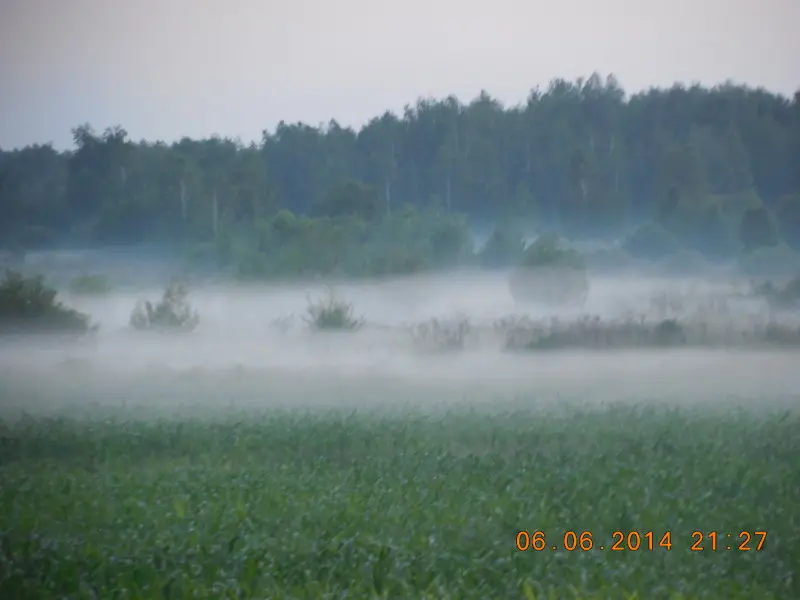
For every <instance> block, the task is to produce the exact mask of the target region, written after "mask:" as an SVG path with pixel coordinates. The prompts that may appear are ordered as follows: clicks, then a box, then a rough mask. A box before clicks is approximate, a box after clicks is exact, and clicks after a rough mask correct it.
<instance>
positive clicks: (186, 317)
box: [130, 281, 200, 331]
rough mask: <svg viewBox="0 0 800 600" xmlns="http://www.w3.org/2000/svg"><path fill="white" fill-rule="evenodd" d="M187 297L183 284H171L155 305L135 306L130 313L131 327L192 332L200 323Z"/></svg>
mask: <svg viewBox="0 0 800 600" xmlns="http://www.w3.org/2000/svg"><path fill="white" fill-rule="evenodd" d="M188 295H189V291H188V289H187V288H186V286H185V285H184V284H183V283H180V282H177V281H173V282H171V283H170V284H169V285H168V286H167V289H166V290H164V295H163V297H162V298H161V301H160V302H158V303H157V304H155V305H154V304H152V303H151V302H150V301H144V302H141V301H140V302H138V303H137V304H136V307H135V308H134V309H133V312H132V313H131V318H130V325H131V327H133V328H134V329H138V330H167V331H170V330H171V331H192V330H193V329H195V327H197V325H198V324H199V323H200V317H199V315H198V314H197V312H196V311H195V310H193V309H192V307H191V305H190V304H189V302H188V300H187V297H188Z"/></svg>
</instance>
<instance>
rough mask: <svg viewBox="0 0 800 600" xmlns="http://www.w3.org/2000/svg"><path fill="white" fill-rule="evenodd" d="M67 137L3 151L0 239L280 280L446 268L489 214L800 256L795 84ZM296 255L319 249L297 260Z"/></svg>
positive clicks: (589, 89) (577, 84) (593, 93)
mask: <svg viewBox="0 0 800 600" xmlns="http://www.w3.org/2000/svg"><path fill="white" fill-rule="evenodd" d="M73 135H74V141H75V148H74V149H73V150H71V151H68V152H57V151H55V150H54V149H53V148H52V147H50V146H48V145H33V146H28V147H26V148H22V149H17V150H12V151H0V214H2V219H0V242H1V243H2V246H5V247H6V248H14V247H23V248H26V249H34V248H42V247H52V246H56V245H79V246H86V245H109V244H115V245H120V244H138V243H143V242H159V243H165V244H170V245H176V246H181V247H187V246H188V247H191V248H192V249H193V252H194V254H195V255H196V256H197V257H200V258H201V259H203V260H205V259H208V260H212V259H213V260H214V261H216V262H218V263H221V264H226V263H230V262H232V261H233V262H235V263H236V264H237V265H238V268H239V270H240V271H243V272H251V273H253V274H256V273H261V274H266V273H267V272H269V271H275V270H280V269H278V268H277V267H275V265H272V266H271V267H268V266H267V265H266V263H265V262H264V261H265V258H264V257H265V256H267V255H274V254H275V253H276V252H280V253H281V254H282V255H283V256H284V257H285V260H286V261H294V263H296V264H294V266H288V267H286V269H288V270H289V271H298V270H300V271H302V270H306V271H309V272H313V271H323V272H324V271H330V270H336V269H337V268H340V267H342V265H346V264H349V265H350V266H351V268H350V270H352V271H359V270H366V271H370V272H372V271H376V272H383V271H386V270H388V271H397V270H399V271H403V270H415V269H417V268H422V266H423V265H426V264H429V263H431V264H434V263H435V264H442V265H443V264H450V263H453V262H455V261H457V260H458V258H459V257H460V256H462V255H463V254H464V252H466V251H465V249H464V246H466V245H468V240H465V239H463V238H464V231H467V232H469V231H470V230H472V231H474V230H475V229H482V230H485V231H486V234H487V235H488V234H489V232H490V230H491V228H492V227H494V225H495V224H496V223H498V222H505V223H507V222H514V223H516V224H517V225H520V224H524V225H525V226H526V227H529V228H538V229H539V230H545V229H546V230H548V231H554V232H558V233H561V234H563V235H567V236H569V237H571V238H576V237H605V238H610V237H614V238H619V237H625V236H631V238H632V239H631V240H629V241H630V242H631V243H630V244H628V248H630V249H634V250H636V251H638V252H640V253H641V254H642V255H652V254H654V253H659V252H662V253H663V252H664V251H668V250H669V248H672V247H673V245H674V244H677V247H679V248H682V249H686V250H688V251H693V252H696V253H698V254H701V255H703V256H705V257H707V258H710V259H720V258H726V257H732V256H736V255H738V254H741V253H745V254H747V253H752V252H756V251H758V250H759V249H760V248H764V247H767V248H785V247H787V246H788V247H793V248H795V249H796V250H798V249H800V92H798V93H797V94H795V96H794V98H793V99H788V98H785V97H782V96H779V95H775V94H772V93H769V92H767V91H764V90H756V89H750V88H747V87H742V86H736V85H732V84H725V85H721V86H717V87H714V88H711V89H709V88H704V87H701V86H693V87H684V86H680V85H676V86H674V87H672V88H670V89H653V90H650V91H647V92H643V93H639V94H635V95H633V96H631V97H627V96H626V94H625V92H624V91H623V89H622V88H621V87H620V85H619V84H618V82H617V81H616V80H615V78H614V77H613V76H609V77H607V78H605V79H602V78H601V77H600V76H598V75H597V74H594V75H592V76H591V77H589V78H588V79H585V80H583V79H579V80H577V81H574V82H569V81H564V80H555V81H553V82H552V83H551V84H550V86H549V87H548V88H547V90H539V89H535V90H532V91H531V93H530V95H529V97H528V99H527V101H526V102H525V103H524V104H522V105H519V106H514V107H503V106H502V105H501V104H500V103H499V102H498V101H497V100H495V99H493V98H492V97H491V96H490V95H489V94H488V93H486V92H483V93H481V94H480V95H479V96H478V97H477V98H475V99H474V100H472V101H471V102H469V103H468V104H463V103H461V102H459V101H458V100H457V99H456V98H453V97H449V98H445V99H442V100H433V99H420V100H419V101H418V102H417V103H416V104H415V105H414V106H407V107H406V109H405V111H404V113H403V114H402V115H395V114H392V113H389V112H387V113H385V114H384V115H382V116H377V117H375V118H374V119H372V120H371V121H370V122H369V123H367V124H366V125H365V126H364V127H363V128H361V129H360V130H359V131H354V130H353V129H351V128H345V127H341V126H340V125H339V124H337V123H336V122H335V121H331V122H330V123H329V124H327V125H324V126H318V127H312V126H310V125H307V124H301V123H298V124H287V123H283V122H281V123H280V124H279V125H278V126H277V127H276V129H275V130H274V131H271V132H270V131H264V132H263V137H262V140H261V143H260V144H251V145H243V144H241V143H238V142H236V141H234V140H230V139H223V138H219V137H214V138H210V139H203V140H191V139H182V140H180V141H178V142H175V143H172V144H165V143H162V142H145V141H140V142H134V141H133V140H131V139H130V138H129V136H128V133H127V132H126V131H125V130H124V129H123V128H121V127H112V128H108V129H106V130H105V131H103V132H102V133H100V132H97V131H95V130H94V129H92V127H91V126H90V125H88V124H84V125H81V126H78V127H76V128H75V129H74V130H73ZM639 227H645V228H647V229H645V230H644V231H643V232H640V233H639V235H638V237H636V229H637V228H639ZM656 227H657V228H656ZM648 232H650V234H653V232H656V234H654V235H648ZM495 241H496V242H497V241H498V240H495ZM364 244H370V245H371V247H372V250H373V253H372V254H371V255H370V257H369V258H364V256H360V255H359V252H360V250H358V248H362V249H363V245H364ZM651 246H652V247H651ZM313 248H316V250H317V253H318V254H319V249H320V248H325V249H326V250H325V252H324V254H325V256H324V257H320V258H319V259H314V260H310V259H309V258H308V257H307V256H305V254H306V253H308V252H312V251H313ZM354 248H356V249H354ZM665 249H667V250H665ZM495 251H496V249H495ZM512 254H513V252H512ZM304 262H305V263H308V264H305V265H303V264H300V263H304ZM490 262H491V261H490ZM323 263H325V264H323ZM355 263H358V266H357V267H356V266H354V265H355ZM365 263H370V264H369V265H367V264H365ZM389 263H391V265H390V264H389ZM287 264H288V263H287ZM381 265H382V266H381ZM344 270H345V271H347V270H348V269H344Z"/></svg>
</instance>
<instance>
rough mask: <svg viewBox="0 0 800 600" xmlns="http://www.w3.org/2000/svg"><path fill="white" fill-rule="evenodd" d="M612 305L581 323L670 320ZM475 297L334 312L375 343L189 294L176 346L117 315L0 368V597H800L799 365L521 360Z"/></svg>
mask: <svg viewBox="0 0 800 600" xmlns="http://www.w3.org/2000/svg"><path fill="white" fill-rule="evenodd" d="M389 285H390V284H386V286H389ZM458 285H461V286H462V287H461V288H458V287H457V286H458ZM618 288H619V285H618V284H609V285H607V286H606V287H605V288H604V287H603V286H602V285H600V286H598V288H593V289H599V290H600V293H599V294H596V295H595V296H594V297H591V298H590V307H589V308H590V310H589V311H587V312H589V313H591V314H597V315H601V317H600V318H601V319H603V320H604V322H606V321H607V322H616V321H614V320H615V319H628V318H633V317H624V316H623V313H624V311H627V310H629V309H630V310H633V311H634V312H635V311H636V310H642V311H647V312H648V313H649V314H650V316H653V315H655V317H654V318H656V319H663V318H667V317H670V315H667V314H656V312H657V311H656V309H655V308H653V306H652V303H651V300H650V299H651V298H652V296H653V289H652V285H650V286H644V285H643V286H642V287H641V290H639V289H638V288H635V287H632V286H628V287H627V288H625V290H624V293H619V295H618V296H614V294H613V293H612V292H614V293H618ZM645 288H646V289H645ZM486 289H489V290H491V289H494V288H491V286H486V285H485V282H484V284H483V285H482V286H481V285H478V284H476V283H475V282H474V281H471V282H467V283H463V282H462V283H461V284H456V283H454V282H452V281H450V282H447V284H446V285H445V284H438V287H437V285H436V284H435V283H430V282H428V283H425V284H424V285H423V284H419V285H417V286H416V287H414V286H405V287H404V288H402V294H401V290H400V288H389V287H383V288H377V287H376V288H371V289H361V290H358V289H350V290H346V292H347V296H348V298H350V299H353V300H354V302H355V305H356V308H357V310H359V311H362V312H363V313H364V318H365V321H366V322H367V323H368V324H370V326H365V327H364V328H363V329H361V330H359V331H357V332H352V333H342V332H338V333H332V334H325V333H317V334H315V335H312V334H309V333H308V332H305V333H304V332H300V331H297V328H296V327H295V321H296V320H297V319H296V318H294V317H293V318H291V319H288V320H287V318H286V316H287V315H288V314H289V313H291V312H292V311H293V310H294V311H297V307H298V306H299V307H300V310H299V311H298V312H302V309H303V306H304V301H303V298H304V295H305V291H303V292H301V291H286V290H283V291H280V293H278V292H275V293H273V294H271V295H270V294H259V293H256V292H248V294H244V293H238V294H234V293H232V292H228V295H227V296H226V295H225V294H224V293H223V291H213V290H212V291H206V292H203V291H199V292H197V293H196V294H195V296H194V298H195V300H196V302H195V304H196V306H198V310H199V313H200V315H201V321H200V325H199V327H198V328H197V330H196V331H194V332H192V333H191V334H187V335H185V336H183V337H180V336H177V337H176V336H159V335H157V334H153V335H150V334H139V335H134V334H131V333H130V332H126V331H123V329H124V327H123V326H124V324H125V320H126V319H127V316H128V314H129V313H130V308H131V304H132V302H131V300H132V299H133V298H132V296H128V295H125V296H123V295H122V294H121V293H117V294H114V293H112V294H111V295H110V296H107V297H105V298H102V299H97V298H90V299H84V300H80V301H76V302H74V303H73V304H75V305H76V306H78V307H79V308H81V309H82V310H86V311H87V312H90V313H91V314H92V315H93V316H95V317H97V318H99V320H100V321H101V322H102V323H103V328H102V329H101V330H100V331H99V333H98V335H97V337H96V338H95V339H94V340H93V341H92V342H91V343H87V344H84V343H79V344H75V345H71V346H69V347H67V346H66V345H65V343H64V342H55V341H54V342H52V343H46V342H42V341H41V340H38V341H19V340H17V341H15V342H14V344H13V345H11V344H8V345H5V346H2V347H0V365H2V366H1V367H0V417H1V418H2V423H1V424H0V504H1V505H2V506H1V508H2V510H0V552H2V556H1V557H0V597H2V598H15V599H16V598H20V599H23V598H102V599H107V598H108V599H111V598H147V599H149V598H287V599H288V598H315V599H316V598H331V599H332V598H336V599H340V598H415V599H416V598H437V599H441V598H452V599H455V598H481V599H483V598H504V599H505V598H521V599H526V600H529V599H533V598H536V599H543V598H547V599H549V598H576V599H580V598H598V599H605V598H611V599H614V598H621V599H623V598H636V599H639V600H645V599H650V598H655V599H659V598H665V599H679V598H680V599H688V598H748V599H749V598H775V599H785V598H798V597H800V580H799V579H798V568H800V567H799V566H800V501H799V499H800V468H798V466H800V464H799V463H798V457H800V434H798V432H800V411H798V407H800V375H798V365H800V353H798V351H797V350H796V349H794V347H793V346H792V344H783V345H780V344H778V345H772V346H769V347H766V346H764V345H763V344H759V343H755V344H750V343H747V344H744V343H743V344H739V345H738V346H737V345H735V344H733V343H732V342H731V340H733V339H734V338H735V337H736V335H737V334H735V333H733V334H732V333H730V328H728V329H726V328H725V327H726V326H723V325H720V326H719V331H727V332H728V333H727V334H725V335H730V336H733V337H728V338H726V337H714V341H715V342H716V345H714V344H710V345H704V344H700V343H698V344H694V343H683V344H680V345H678V347H674V346H673V347H670V348H663V347H652V345H650V346H648V347H647V348H644V347H641V348H640V347H633V348H631V347H630V345H629V344H628V345H626V344H614V343H609V344H608V345H607V346H608V347H606V346H603V345H602V344H600V345H598V344H597V343H595V344H590V345H588V347H585V346H586V345H584V344H577V343H576V344H562V345H561V346H560V347H559V348H558V349H553V348H551V347H537V350H538V351H537V352H519V351H513V352H508V351H505V350H504V348H505V347H506V346H507V345H506V346H504V343H503V340H504V339H505V337H504V336H505V335H506V332H505V331H503V327H506V326H507V325H508V322H509V321H508V320H507V315H509V314H510V313H511V312H512V307H511V306H508V305H507V304H504V302H506V300H505V298H504V296H503V295H502V294H501V293H497V294H495V295H493V294H494V293H493V292H491V291H490V292H486V291H481V290H486ZM604 289H605V290H608V292H607V293H605V292H603V290H604ZM154 293H155V292H154ZM154 293H151V294H150V295H151V296H152V295H154ZM623 296H624V298H626V299H627V300H629V301H630V302H631V303H632V304H636V302H639V305H638V306H632V307H624V310H623V309H622V308H620V309H619V310H617V311H616V312H614V311H612V308H613V307H617V306H619V305H621V304H622V302H623V301H622V298H623ZM645 298H646V299H647V300H646V301H645V300H643V299H645ZM80 302H82V303H83V304H80ZM673 304H674V303H673ZM700 305H702V306H706V308H702V306H700ZM698 306H700V308H697V307H695V308H693V309H692V310H691V311H689V310H688V309H686V310H684V312H683V313H681V315H678V316H682V318H685V322H686V323H693V324H697V323H700V320H701V319H700V317H699V316H698V315H699V314H700V312H698V311H700V310H706V311H710V310H711V309H708V308H707V305H706V304H703V302H700V303H699V304H698ZM262 307H267V308H262ZM673 309H674V310H677V311H678V312H680V310H678V309H677V308H675V307H674V306H673ZM747 310H749V309H748V308H746V307H745V308H736V309H733V308H730V307H729V310H728V312H729V313H730V314H729V315H728V317H726V318H727V319H728V321H726V322H728V323H730V322H736V323H738V324H741V327H742V328H743V329H742V331H748V332H749V331H757V330H758V327H760V325H758V324H757V323H756V321H757V319H756V317H757V315H756V316H753V315H749V316H748V315H746V314H745V313H746V311H747ZM737 311H739V312H737ZM662 312H663V311H662ZM711 312H715V314H720V313H721V312H724V311H722V310H721V309H719V307H717V308H715V309H714V310H713V311H711ZM455 314H458V315H460V316H458V317H452V315H455ZM442 315H450V317H447V318H444V317H442ZM295 316H296V315H295ZM451 317H452V318H451ZM504 318H506V320H503V319H504ZM546 318H549V317H548V316H547V315H543V314H530V315H527V316H523V317H514V318H513V327H521V326H523V325H524V327H526V328H528V327H534V326H533V325H530V323H531V322H534V321H536V320H537V319H546ZM558 318H559V319H560V320H561V321H560V322H562V323H563V321H564V319H567V320H569V319H571V318H573V317H571V316H569V315H559V316H558ZM576 318H577V317H576ZM792 318H794V317H792V316H791V315H789V316H787V317H786V321H785V322H786V323H788V325H787V327H788V328H789V331H794V330H792V329H791V328H792V327H793V326H794V325H792V323H793V322H792V321H791V319H792ZM448 319H450V320H448ZM459 319H461V320H462V321H463V320H466V321H468V322H469V323H470V327H469V328H466V329H468V332H467V333H465V336H466V337H465V340H466V341H465V342H464V343H463V344H456V347H451V346H453V345H452V344H450V341H451V339H452V337H453V335H455V336H456V337H458V335H460V334H452V330H451V329H448V327H450V326H449V325H448V326H444V325H442V326H441V327H440V328H439V331H441V330H442V328H443V329H445V330H447V333H445V334H441V333H435V334H431V333H430V331H431V330H432V329H436V326H435V323H444V322H445V321H446V322H447V323H451V322H456V323H458V322H462V321H459ZM525 319H528V321H526V320H525ZM522 321H524V323H523V325H520V322H522ZM378 322H379V323H380V326H378V325H374V324H375V323H378ZM484 322H485V323H487V325H485V326H484V325H482V323H484ZM576 322H578V321H576ZM580 322H581V323H584V324H583V325H581V327H584V328H585V327H587V325H586V323H587V321H585V320H584V321H580ZM275 323H283V325H284V326H282V327H277V328H276V327H275ZM287 323H288V324H287ZM408 323H416V325H408ZM420 323H427V324H428V326H427V327H428V328H427V329H423V330H422V331H423V333H420V331H421V330H420V329H419V327H420V325H419V324H420ZM492 323H494V325H493V324H492ZM498 323H500V325H498ZM476 324H477V325H476ZM503 324H505V325H503ZM553 327H554V328H556V326H555V325H553ZM559 327H560V326H559ZM687 328H691V331H695V329H694V325H691V326H688V325H687ZM457 329H458V327H456V330H457ZM562 329H563V328H562ZM562 329H559V331H562ZM581 331H583V330H581ZM603 331H606V330H603ZM704 331H705V330H704ZM398 332H405V333H403V334H402V335H400V334H398ZM409 332H410V333H409ZM407 334H408V335H407ZM431 335H433V336H434V338H436V336H437V335H444V340H445V342H447V343H444V344H439V343H438V342H437V343H435V344H433V346H434V349H435V350H441V349H443V348H442V346H445V347H446V348H444V349H447V350H454V351H448V352H438V351H437V352H427V351H421V350H420V348H419V346H418V345H416V344H415V342H417V341H419V339H420V337H422V338H423V339H428V340H429V339H430V336H431ZM715 335H716V334H715ZM720 335H722V334H720ZM492 336H495V337H492ZM567 337H568V339H569V340H573V339H576V338H575V336H574V335H572V334H570V336H567ZM579 337H580V336H579ZM611 337H613V336H610V337H609V336H607V338H606V339H611ZM744 338H747V339H751V338H752V336H750V337H748V336H746V335H741V336H740V337H739V338H737V339H744ZM648 339H649V338H648ZM690 339H692V340H693V339H698V338H690ZM766 339H767V338H766V336H762V338H760V340H759V341H764V340H766ZM782 339H783V338H782ZM398 340H399V341H398ZM701 341H702V340H701ZM734 346H736V347H735V348H734ZM427 349H428V348H426V349H425V350H427ZM520 532H523V533H520ZM537 532H541V533H537ZM520 547H521V548H523V549H520Z"/></svg>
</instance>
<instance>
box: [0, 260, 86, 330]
mask: <svg viewBox="0 0 800 600" xmlns="http://www.w3.org/2000/svg"><path fill="white" fill-rule="evenodd" d="M56 295H57V292H56V290H54V289H52V288H50V287H48V286H46V285H45V284H44V278H43V277H41V276H33V277H24V276H23V275H22V274H20V273H18V272H16V271H6V274H5V277H4V279H3V281H2V282H0V329H2V331H3V332H4V333H10V332H13V333H27V332H36V333H78V334H81V333H88V332H90V331H95V330H96V329H97V325H96V324H92V323H91V322H90V318H89V316H88V315H85V314H83V313H80V312H78V311H76V310H74V309H71V308H67V307H66V306H64V305H63V304H62V303H61V302H58V301H57V300H56Z"/></svg>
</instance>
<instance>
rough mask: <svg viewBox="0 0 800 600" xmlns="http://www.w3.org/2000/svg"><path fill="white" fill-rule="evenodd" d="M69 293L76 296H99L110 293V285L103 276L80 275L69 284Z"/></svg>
mask: <svg viewBox="0 0 800 600" xmlns="http://www.w3.org/2000/svg"><path fill="white" fill-rule="evenodd" d="M69 291H70V292H71V293H73V294H75V295H78V296H95V295H97V296H100V295H104V294H108V293H109V292H111V283H110V282H109V280H108V277H106V276H105V275H81V276H79V277H76V278H75V279H73V280H72V281H71V282H70V284H69Z"/></svg>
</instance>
